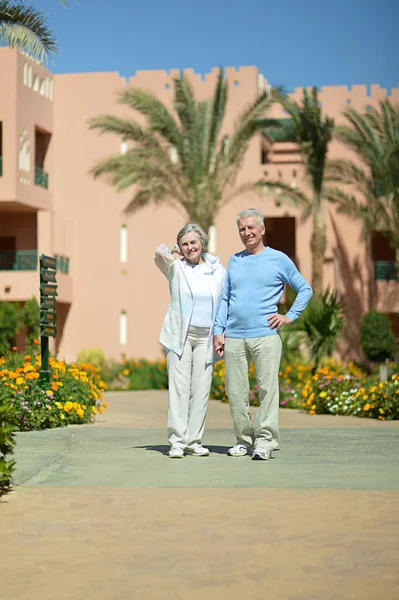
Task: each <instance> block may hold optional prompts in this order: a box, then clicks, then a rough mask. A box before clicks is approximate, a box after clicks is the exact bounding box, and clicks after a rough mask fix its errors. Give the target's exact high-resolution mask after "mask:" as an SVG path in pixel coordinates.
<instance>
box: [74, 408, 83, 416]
mask: <svg viewBox="0 0 399 600" xmlns="http://www.w3.org/2000/svg"><path fill="white" fill-rule="evenodd" d="M76 413H77V415H78V417H83V416H84V414H85V413H84V411H83V410H82V409H81V408H78V410H77V411H76Z"/></svg>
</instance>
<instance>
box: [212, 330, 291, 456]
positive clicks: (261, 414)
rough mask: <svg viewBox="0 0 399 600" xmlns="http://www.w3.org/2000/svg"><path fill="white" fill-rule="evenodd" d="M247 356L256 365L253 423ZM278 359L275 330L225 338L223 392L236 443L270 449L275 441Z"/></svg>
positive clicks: (279, 353) (276, 432) (278, 342)
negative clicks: (256, 401)
mask: <svg viewBox="0 0 399 600" xmlns="http://www.w3.org/2000/svg"><path fill="white" fill-rule="evenodd" d="M251 359H252V361H253V363H254V365H255V369H256V379H257V381H258V387H259V400H260V406H259V408H258V412H257V415H256V422H255V427H254V426H253V425H252V422H251V415H250V412H249V397H248V396H249V381H248V369H249V365H250V362H251ZM280 359H281V338H280V336H279V335H277V334H276V335H267V336H265V337H259V338H246V339H241V338H226V341H225V348H224V362H225V365H226V392H227V396H228V398H229V404H230V410H231V416H232V417H233V423H234V433H235V434H236V438H237V443H238V444H243V445H244V446H247V447H248V448H250V447H251V446H255V448H265V449H266V450H270V451H271V450H274V449H275V448H277V446H278V444H279V428H278V412H279V385H278V372H279V368H280Z"/></svg>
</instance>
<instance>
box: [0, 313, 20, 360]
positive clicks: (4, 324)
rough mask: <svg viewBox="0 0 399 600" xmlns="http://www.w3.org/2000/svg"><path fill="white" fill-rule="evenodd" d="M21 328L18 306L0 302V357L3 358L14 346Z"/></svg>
mask: <svg viewBox="0 0 399 600" xmlns="http://www.w3.org/2000/svg"><path fill="white" fill-rule="evenodd" d="M20 328H21V316H20V308H19V305H18V304H17V303H15V302H0V356H4V355H5V354H7V352H8V351H9V350H10V349H11V346H13V344H15V338H16V335H17V333H18V331H19V330H20Z"/></svg>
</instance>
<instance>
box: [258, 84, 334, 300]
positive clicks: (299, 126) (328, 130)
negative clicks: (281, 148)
mask: <svg viewBox="0 0 399 600" xmlns="http://www.w3.org/2000/svg"><path fill="white" fill-rule="evenodd" d="M276 100H277V101H278V102H279V103H280V104H281V105H282V106H283V108H284V109H285V111H286V112H287V113H288V114H289V116H290V117H291V120H290V122H289V124H288V125H287V126H286V127H287V128H288V129H289V131H288V130H287V133H288V134H292V136H293V139H295V141H296V143H297V144H298V147H299V151H300V153H301V156H302V160H303V164H304V167H305V172H306V175H307V178H308V179H309V182H310V184H311V187H312V197H311V198H310V197H309V196H308V195H307V194H306V193H304V192H303V191H301V190H299V189H297V188H293V187H291V186H290V185H288V184H285V183H284V182H282V181H280V180H276V179H273V180H271V179H266V180H265V182H264V183H265V185H266V186H267V188H270V189H271V191H272V193H276V194H278V195H279V198H281V200H291V201H293V202H294V203H295V204H297V205H298V204H299V205H300V206H301V207H302V208H303V211H304V217H309V216H310V215H311V216H312V218H313V232H312V237H311V242H310V247H311V250H312V286H313V290H314V292H315V294H321V293H322V292H323V267H324V255H325V252H326V248H327V238H326V225H325V219H326V216H325V212H326V209H325V205H326V198H325V196H324V174H325V167H326V159H327V152H328V147H329V144H330V142H331V139H332V135H333V130H334V120H333V119H331V118H329V117H323V116H322V113H321V108H320V106H319V101H318V96H317V89H316V88H315V87H314V88H312V91H311V93H309V92H308V90H306V89H305V90H303V100H302V105H300V104H298V103H297V102H295V101H294V100H290V99H289V98H287V96H286V95H285V94H278V95H277V96H276ZM277 125H279V122H277V121H276V122H275V124H274V126H273V127H275V126H277ZM280 127H281V126H280ZM282 127H283V131H281V132H280V137H281V138H282V139H284V128H285V126H284V125H283V126H282ZM265 131H266V133H267V132H268V131H269V132H270V126H269V127H266V128H265Z"/></svg>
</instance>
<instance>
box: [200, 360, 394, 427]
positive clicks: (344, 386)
mask: <svg viewBox="0 0 399 600" xmlns="http://www.w3.org/2000/svg"><path fill="white" fill-rule="evenodd" d="M391 369H392V370H393V371H397V372H394V373H393V374H392V375H391V377H390V378H389V379H388V381H386V382H384V383H381V382H380V381H379V379H378V377H377V375H376V374H371V375H367V374H365V373H363V372H362V371H361V369H359V368H358V367H357V366H356V365H354V364H353V363H348V364H347V365H342V364H341V363H338V362H336V361H329V362H328V363H327V364H326V365H325V366H324V367H322V368H321V369H319V370H317V371H316V373H314V374H312V365H303V364H298V363H293V364H291V365H286V366H285V367H284V368H283V370H282V371H280V374H279V375H280V406H282V407H286V408H302V409H304V410H306V411H307V412H308V413H309V414H311V415H313V414H334V415H355V416H358V417H369V418H374V419H380V420H386V419H399V366H398V365H397V364H396V365H391ZM224 380H225V367H224V363H223V361H221V362H219V363H217V364H216V365H215V371H214V378H213V383H212V390H211V397H212V398H215V399H217V400H221V401H222V402H227V401H228V399H227V395H226V391H225V385H224ZM249 383H250V393H249V401H250V404H252V405H254V406H259V394H258V385H257V382H256V374H255V369H254V366H253V365H251V366H250V369H249Z"/></svg>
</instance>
